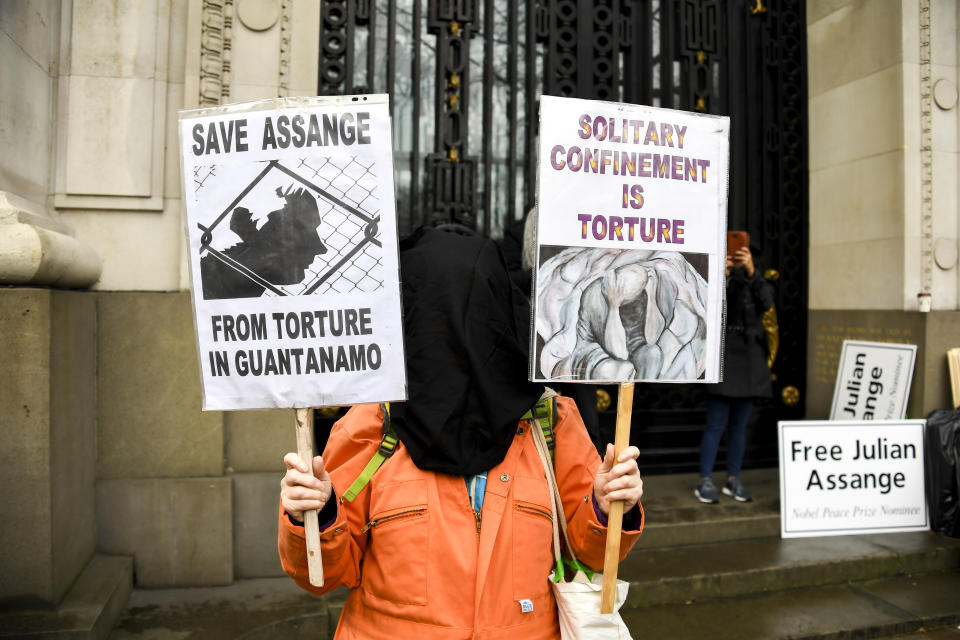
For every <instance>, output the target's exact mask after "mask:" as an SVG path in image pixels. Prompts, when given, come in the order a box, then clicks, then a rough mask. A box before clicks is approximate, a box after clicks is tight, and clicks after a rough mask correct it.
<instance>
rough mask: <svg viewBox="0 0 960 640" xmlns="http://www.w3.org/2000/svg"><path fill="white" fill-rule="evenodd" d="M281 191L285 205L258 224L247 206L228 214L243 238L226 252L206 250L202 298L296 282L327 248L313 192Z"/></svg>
mask: <svg viewBox="0 0 960 640" xmlns="http://www.w3.org/2000/svg"><path fill="white" fill-rule="evenodd" d="M277 196H279V197H281V198H283V200H284V205H283V207H281V208H280V209H277V210H275V211H271V212H270V213H269V214H268V215H267V221H266V222H265V223H264V224H263V226H261V227H260V228H259V229H258V228H257V223H256V221H255V220H254V219H253V214H252V213H251V212H250V211H249V210H248V209H247V208H246V207H242V206H240V207H236V208H235V209H234V210H233V212H232V213H231V214H230V230H231V231H233V232H234V233H236V234H237V235H238V236H240V242H238V243H237V244H235V245H233V246H232V247H229V248H227V249H224V250H223V251H219V252H218V251H214V250H212V249H208V250H206V251H204V255H203V257H202V258H201V259H200V279H201V281H202V282H203V297H204V299H206V300H219V299H224V298H255V297H257V296H260V295H261V294H262V293H263V292H264V290H265V289H267V288H268V287H269V286H270V285H291V284H297V283H299V282H302V281H303V279H304V275H305V274H306V270H307V267H309V266H310V265H311V264H312V263H313V261H314V259H316V257H317V256H318V255H322V254H324V253H326V252H327V248H326V247H325V246H324V245H323V242H322V241H321V240H320V236H319V235H318V233H317V228H318V227H319V226H320V222H321V220H320V212H319V210H318V209H317V200H316V198H315V197H314V196H313V194H311V193H310V192H309V191H307V190H306V189H302V188H301V189H296V190H294V189H293V188H292V187H290V188H288V189H287V191H286V192H283V191H282V190H281V189H280V188H279V187H278V188H277Z"/></svg>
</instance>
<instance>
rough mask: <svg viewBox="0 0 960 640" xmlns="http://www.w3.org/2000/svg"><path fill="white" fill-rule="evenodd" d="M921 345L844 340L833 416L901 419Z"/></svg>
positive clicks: (865, 418) (834, 390) (855, 418)
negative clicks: (918, 348)
mask: <svg viewBox="0 0 960 640" xmlns="http://www.w3.org/2000/svg"><path fill="white" fill-rule="evenodd" d="M916 357H917V347H916V345H912V344H893V343H888V342H862V341H858V340H844V341H843V348H842V350H841V352H840V363H839V365H838V366H837V381H836V384H835V386H834V388H833V404H832V406H831V408H830V419H831V420H900V419H902V418H904V417H905V416H906V411H907V398H908V397H909V396H910V381H911V380H912V379H913V364H914V361H915V360H916Z"/></svg>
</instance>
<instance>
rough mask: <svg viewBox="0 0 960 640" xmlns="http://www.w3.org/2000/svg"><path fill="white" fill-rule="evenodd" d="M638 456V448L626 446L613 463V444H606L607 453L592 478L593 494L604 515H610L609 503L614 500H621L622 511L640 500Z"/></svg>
mask: <svg viewBox="0 0 960 640" xmlns="http://www.w3.org/2000/svg"><path fill="white" fill-rule="evenodd" d="M639 456H640V450H639V449H637V448H636V447H627V448H626V449H624V450H623V451H621V452H620V455H619V456H618V457H617V459H616V463H614V459H613V445H612V444H608V445H607V454H606V455H605V456H604V457H603V462H602V463H601V464H600V468H599V469H597V477H596V478H594V480H593V495H594V496H595V497H596V498H597V504H598V505H599V506H600V510H601V511H603V513H604V515H610V503H612V502H614V501H616V500H623V502H624V505H623V510H624V512H627V511H629V510H630V509H632V508H633V505H635V504H637V503H638V502H640V497H641V496H643V480H642V479H641V478H640V469H639V467H637V458H638V457H639Z"/></svg>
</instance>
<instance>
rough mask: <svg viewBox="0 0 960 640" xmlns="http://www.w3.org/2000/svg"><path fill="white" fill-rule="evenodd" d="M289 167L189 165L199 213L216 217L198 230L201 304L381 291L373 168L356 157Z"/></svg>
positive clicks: (320, 159)
mask: <svg viewBox="0 0 960 640" xmlns="http://www.w3.org/2000/svg"><path fill="white" fill-rule="evenodd" d="M289 164H295V165H296V166H295V167H293V168H291V167H289V166H287V165H286V164H283V163H281V162H280V161H278V160H272V161H269V162H264V163H256V164H254V165H246V166H244V167H240V168H238V167H235V166H231V167H227V166H225V165H219V166H218V165H204V166H198V167H196V168H195V169H194V175H193V186H194V198H195V199H196V201H197V205H198V210H200V211H209V210H212V211H214V212H216V217H213V219H211V220H210V221H209V222H203V223H198V224H197V226H198V227H199V229H200V231H201V233H202V236H201V240H200V248H199V254H200V275H201V283H202V286H203V297H204V299H223V298H246V297H258V296H299V295H321V294H325V293H328V292H334V293H348V292H362V293H370V292H373V291H376V290H378V289H380V288H382V287H383V286H384V273H383V269H384V265H383V259H382V244H381V240H380V231H379V225H380V209H379V207H380V200H379V198H378V196H377V193H376V191H377V179H376V174H375V172H374V164H373V163H372V162H370V163H365V162H362V161H361V160H360V159H359V158H357V157H356V156H352V157H343V156H338V157H317V158H301V159H299V161H298V162H291V163H289ZM251 172H256V173H255V175H251ZM237 183H240V184H243V185H244V187H243V188H242V189H240V190H239V191H237V188H236V186H235V185H236V184H237ZM225 203H226V204H225ZM212 216H213V214H210V217H212ZM201 218H207V216H204V215H201Z"/></svg>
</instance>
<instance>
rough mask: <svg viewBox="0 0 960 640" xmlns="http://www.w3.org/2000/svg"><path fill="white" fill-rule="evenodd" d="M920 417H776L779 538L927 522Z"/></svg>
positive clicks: (914, 527) (921, 526) (920, 526)
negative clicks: (778, 419)
mask: <svg viewBox="0 0 960 640" xmlns="http://www.w3.org/2000/svg"><path fill="white" fill-rule="evenodd" d="M925 424H926V422H925V421H924V420H899V421H896V420H886V421H876V422H863V421H859V420H858V421H804V422H780V423H778V430H779V444H780V534H781V536H782V537H784V538H798V537H809V536H837V535H850V534H865V533H893V532H898V531H925V530H927V529H929V522H928V518H927V502H926V492H925V491H924V486H925V485H924V482H925V480H924V472H923V442H924V441H923V430H924V425H925Z"/></svg>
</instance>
